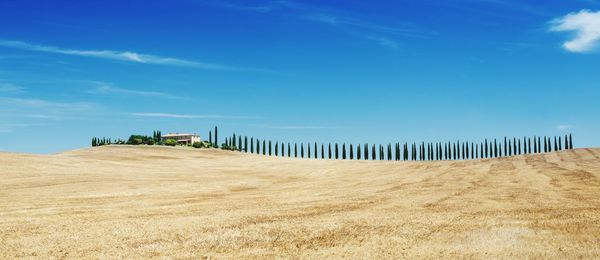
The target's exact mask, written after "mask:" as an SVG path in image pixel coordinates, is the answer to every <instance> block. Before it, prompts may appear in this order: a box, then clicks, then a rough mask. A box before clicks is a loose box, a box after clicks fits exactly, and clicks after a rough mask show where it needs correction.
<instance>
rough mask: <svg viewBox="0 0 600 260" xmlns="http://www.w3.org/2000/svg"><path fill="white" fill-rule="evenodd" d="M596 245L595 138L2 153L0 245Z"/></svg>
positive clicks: (50, 249) (344, 248)
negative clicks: (380, 147) (289, 152)
mask: <svg viewBox="0 0 600 260" xmlns="http://www.w3.org/2000/svg"><path fill="white" fill-rule="evenodd" d="M24 257H25V258H26V257H34V258H63V257H65V258H110V259H114V258H147V257H175V258H201V257H210V258H216V259H221V258H368V259H377V258H415V257H419V258H438V257H443V258H465V257H467V258H469V257H474V258H525V257H529V258H580V257H582V258H596V259H597V258H600V149H575V150H570V151H561V152H555V153H548V154H542V155H525V156H516V157H511V158H499V159H490V160H474V161H454V162H385V161H329V160H313V159H288V158H274V157H267V156H258V155H249V154H242V153H236V152H226V151H219V150H193V149H182V148H167V147H127V146H105V147H98V148H93V149H83V150H77V151H71V152H66V153H62V154H56V155H26V154H12V153H0V258H5V259H12V258H24Z"/></svg>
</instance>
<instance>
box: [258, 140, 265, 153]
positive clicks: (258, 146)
mask: <svg viewBox="0 0 600 260" xmlns="http://www.w3.org/2000/svg"><path fill="white" fill-rule="evenodd" d="M264 149H265V148H264V147H263V150H264ZM256 154H260V140H258V138H257V139H256Z"/></svg>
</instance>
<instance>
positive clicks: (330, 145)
mask: <svg viewBox="0 0 600 260" xmlns="http://www.w3.org/2000/svg"><path fill="white" fill-rule="evenodd" d="M329 159H331V143H329Z"/></svg>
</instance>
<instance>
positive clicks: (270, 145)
mask: <svg viewBox="0 0 600 260" xmlns="http://www.w3.org/2000/svg"><path fill="white" fill-rule="evenodd" d="M271 148H272V146H271V140H269V156H271Z"/></svg>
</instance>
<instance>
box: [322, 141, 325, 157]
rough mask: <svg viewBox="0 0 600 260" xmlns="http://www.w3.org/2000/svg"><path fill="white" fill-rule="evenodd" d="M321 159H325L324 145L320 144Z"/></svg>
mask: <svg viewBox="0 0 600 260" xmlns="http://www.w3.org/2000/svg"><path fill="white" fill-rule="evenodd" d="M321 159H325V144H321Z"/></svg>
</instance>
